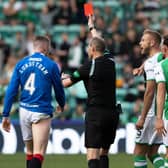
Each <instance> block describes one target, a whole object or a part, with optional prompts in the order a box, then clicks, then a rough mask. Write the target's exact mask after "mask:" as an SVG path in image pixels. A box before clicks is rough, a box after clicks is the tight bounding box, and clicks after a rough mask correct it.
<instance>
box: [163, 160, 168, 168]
mask: <svg viewBox="0 0 168 168" xmlns="http://www.w3.org/2000/svg"><path fill="white" fill-rule="evenodd" d="M164 168H168V158H165V160H164Z"/></svg>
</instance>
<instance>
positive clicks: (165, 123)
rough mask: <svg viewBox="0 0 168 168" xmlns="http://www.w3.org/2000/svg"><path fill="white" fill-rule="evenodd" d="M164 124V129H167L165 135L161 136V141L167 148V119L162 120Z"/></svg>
mask: <svg viewBox="0 0 168 168" xmlns="http://www.w3.org/2000/svg"><path fill="white" fill-rule="evenodd" d="M164 126H165V129H166V130H167V133H166V135H165V136H163V143H164V145H165V146H166V148H168V120H164Z"/></svg>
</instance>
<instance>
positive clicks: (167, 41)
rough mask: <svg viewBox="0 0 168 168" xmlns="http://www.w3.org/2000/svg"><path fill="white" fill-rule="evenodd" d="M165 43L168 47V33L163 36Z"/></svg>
mask: <svg viewBox="0 0 168 168" xmlns="http://www.w3.org/2000/svg"><path fill="white" fill-rule="evenodd" d="M163 44H164V45H166V46H167V47H168V35H165V36H164V37H163Z"/></svg>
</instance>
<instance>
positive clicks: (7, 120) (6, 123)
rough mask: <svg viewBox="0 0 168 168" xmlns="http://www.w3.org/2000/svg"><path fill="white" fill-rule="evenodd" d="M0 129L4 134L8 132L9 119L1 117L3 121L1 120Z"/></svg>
mask: <svg viewBox="0 0 168 168" xmlns="http://www.w3.org/2000/svg"><path fill="white" fill-rule="evenodd" d="M2 128H3V129H4V130H5V131H6V132H10V128H11V123H10V119H9V118H8V117H3V119H2Z"/></svg>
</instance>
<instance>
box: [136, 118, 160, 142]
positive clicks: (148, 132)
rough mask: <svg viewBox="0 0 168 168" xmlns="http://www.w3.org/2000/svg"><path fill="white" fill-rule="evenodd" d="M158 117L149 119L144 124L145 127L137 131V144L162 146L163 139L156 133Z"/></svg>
mask: <svg viewBox="0 0 168 168" xmlns="http://www.w3.org/2000/svg"><path fill="white" fill-rule="evenodd" d="M155 119H156V117H155V116H153V117H147V118H146V120H145V123H144V127H143V129H141V130H137V133H136V138H135V142H136V143H139V144H147V145H153V144H162V143H163V138H162V136H159V135H158V134H157V133H156V130H155Z"/></svg>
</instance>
